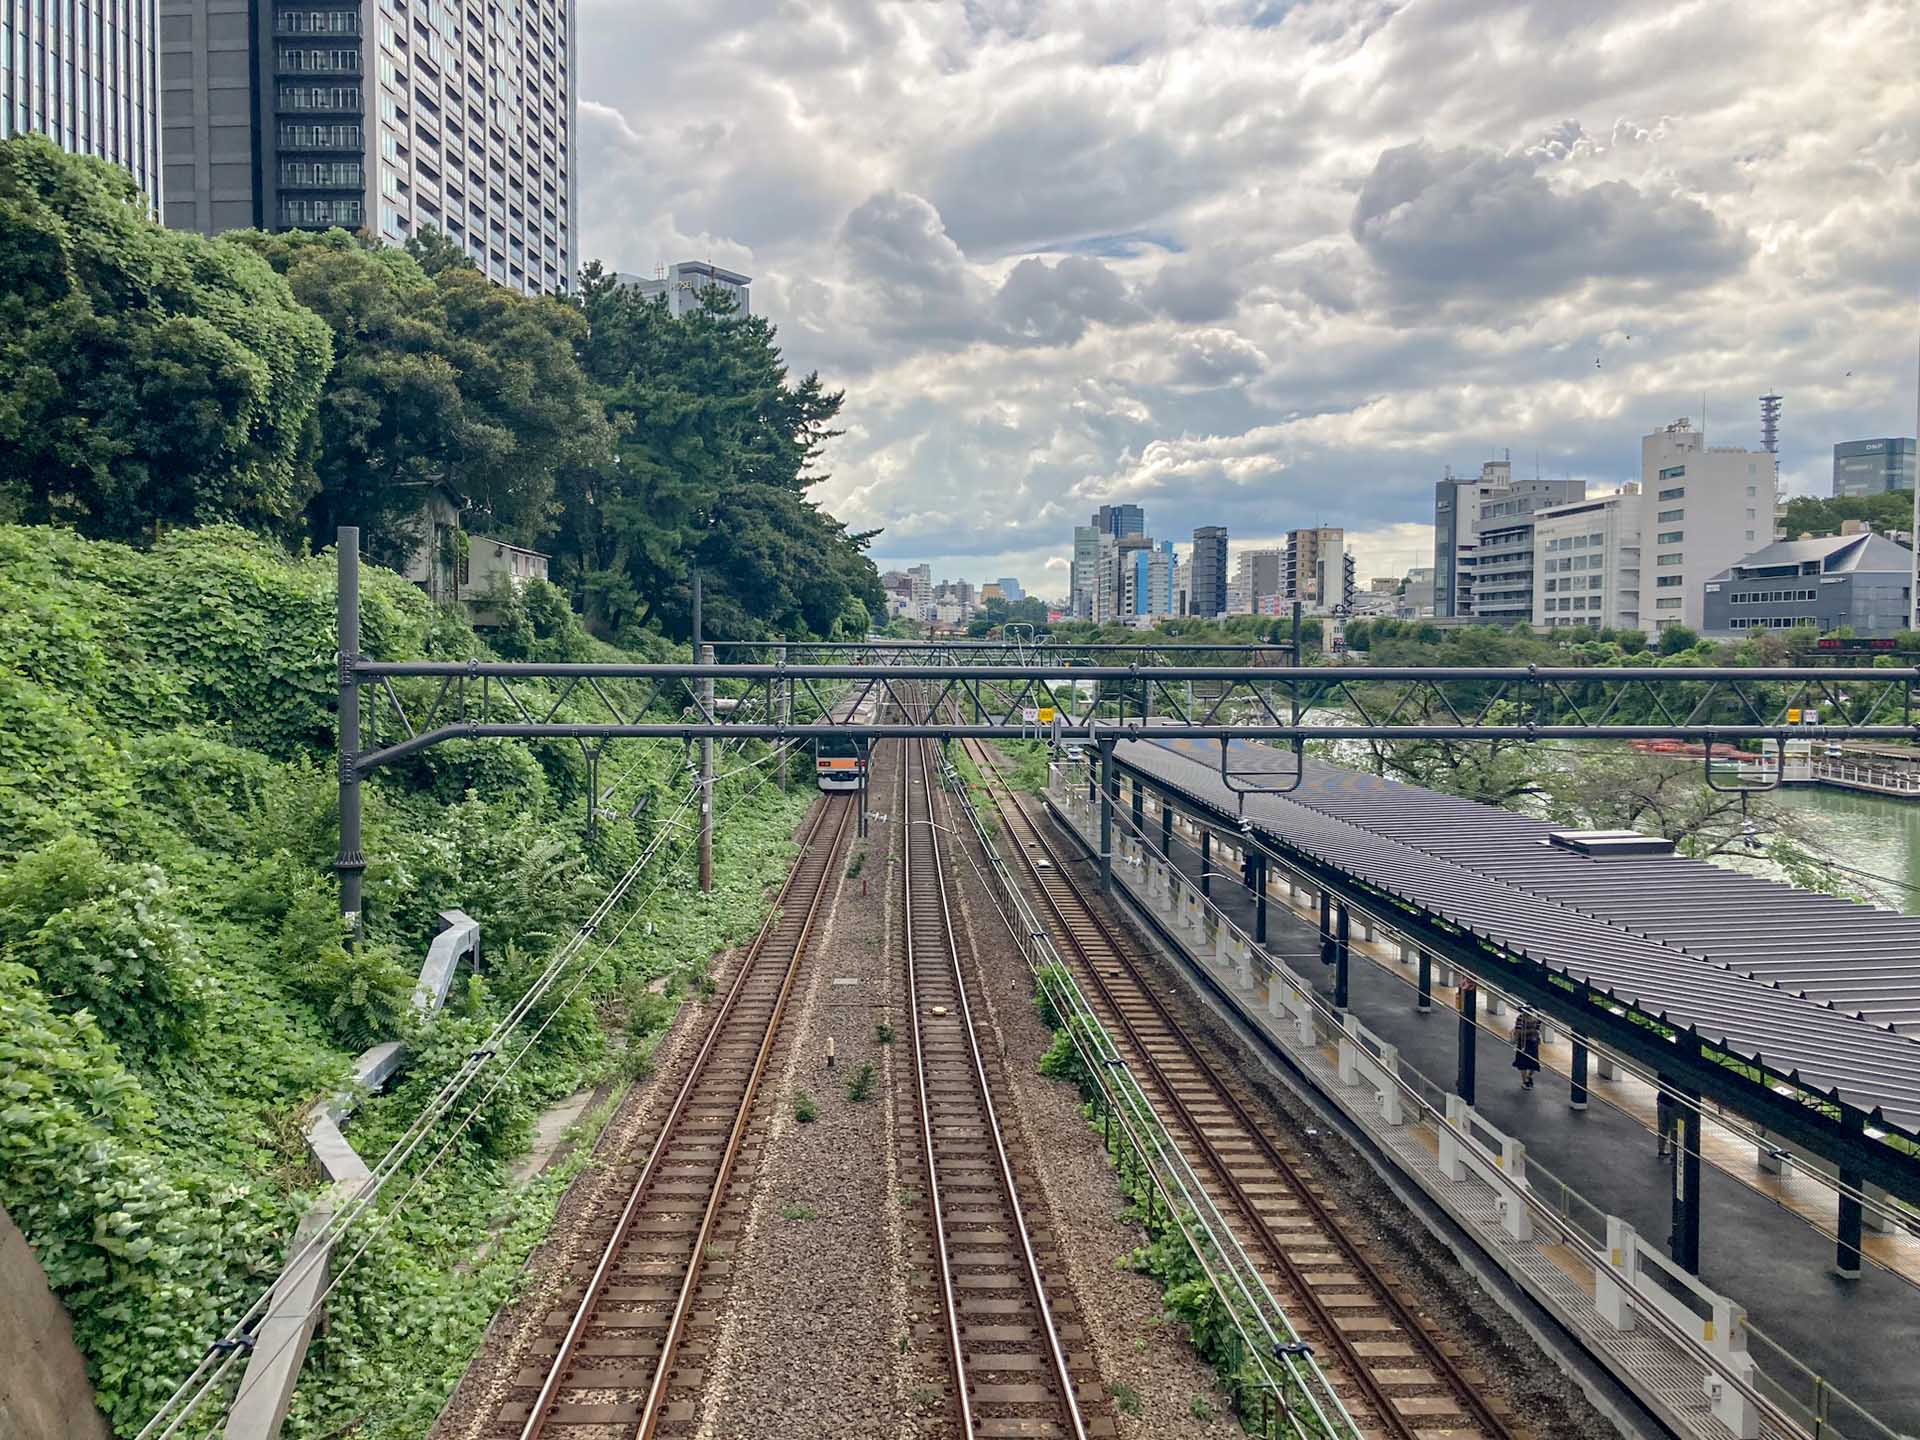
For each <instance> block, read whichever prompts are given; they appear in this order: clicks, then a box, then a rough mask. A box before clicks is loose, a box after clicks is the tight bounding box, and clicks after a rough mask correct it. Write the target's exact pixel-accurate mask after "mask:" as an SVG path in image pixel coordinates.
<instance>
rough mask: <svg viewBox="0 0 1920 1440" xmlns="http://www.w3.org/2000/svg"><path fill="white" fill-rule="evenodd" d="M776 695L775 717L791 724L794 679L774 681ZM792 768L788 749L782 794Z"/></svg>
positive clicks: (783, 661) (783, 654) (783, 663)
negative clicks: (777, 708) (776, 709)
mask: <svg viewBox="0 0 1920 1440" xmlns="http://www.w3.org/2000/svg"><path fill="white" fill-rule="evenodd" d="M786 668H787V645H786V642H785V641H784V640H783V641H781V642H780V669H781V670H782V671H783V672H784V671H785V670H786ZM774 696H775V698H774V704H775V705H776V706H778V707H779V714H778V715H777V716H776V717H775V718H777V719H778V720H779V722H780V723H781V724H782V725H791V724H792V723H793V681H792V680H790V679H784V678H783V679H780V680H776V681H774ZM780 743H781V744H785V743H786V742H785V741H781V742H780ZM791 769H793V753H792V752H791V751H787V752H785V753H784V754H783V755H782V756H781V760H780V793H781V794H782V795H784V794H786V793H787V772H788V771H789V770H791ZM865 811H866V807H865V806H864V805H862V806H861V813H862V814H863V815H864V814H865Z"/></svg>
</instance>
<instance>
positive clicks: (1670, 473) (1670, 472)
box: [1660, 465, 1687, 480]
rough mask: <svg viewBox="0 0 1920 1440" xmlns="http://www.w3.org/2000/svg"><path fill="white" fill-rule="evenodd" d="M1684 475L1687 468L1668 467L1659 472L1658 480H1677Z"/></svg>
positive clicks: (1680, 466) (1678, 466) (1679, 466)
mask: <svg viewBox="0 0 1920 1440" xmlns="http://www.w3.org/2000/svg"><path fill="white" fill-rule="evenodd" d="M1686 473H1687V467H1686V466H1684V465H1669V466H1668V467H1667V468H1666V469H1664V470H1662V471H1661V472H1660V478H1661V479H1662V480H1678V479H1680V478H1681V477H1682V476H1684V475H1685V474H1686Z"/></svg>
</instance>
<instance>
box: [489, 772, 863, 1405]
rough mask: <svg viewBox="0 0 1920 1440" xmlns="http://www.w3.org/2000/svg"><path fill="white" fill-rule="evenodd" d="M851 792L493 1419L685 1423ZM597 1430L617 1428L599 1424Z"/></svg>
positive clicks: (814, 830)
mask: <svg viewBox="0 0 1920 1440" xmlns="http://www.w3.org/2000/svg"><path fill="white" fill-rule="evenodd" d="M853 815H854V802H853V801H852V800H850V799H842V798H826V799H822V800H820V801H819V802H818V803H817V804H816V805H815V807H814V813H813V818H812V820H811V822H810V823H809V825H808V828H807V832H806V835H805V837H804V838H803V841H802V845H803V849H802V850H801V853H800V856H799V859H798V860H797V861H796V862H795V864H794V868H793V870H792V872H791V873H790V874H789V875H788V877H787V881H786V884H785V885H784V886H783V887H782V889H781V892H780V897H779V900H778V902H777V904H776V908H775V910H774V912H773V914H772V915H770V916H769V917H768V919H767V922H766V924H765V925H763V926H762V927H761V929H760V933H759V934H758V935H756V936H755V937H754V941H753V944H752V945H751V946H750V947H749V949H748V951H747V954H746V956H745V958H744V959H743V960H742V961H741V963H740V965H739V967H738V968H737V969H736V970H735V972H734V977H733V981H732V983H731V984H730V985H729V987H728V989H727V993H726V996H725V998H724V999H723V1000H722V1001H721V1006H720V1010H719V1013H718V1014H717V1015H716V1017H715V1018H714V1021H713V1023H712V1025H711V1026H710V1027H709V1029H708V1031H707V1034H706V1038H705V1039H704V1040H703V1041H702V1042H701V1046H700V1049H699V1051H698V1053H697V1054H696V1055H695V1057H694V1060H693V1064H692V1066H691V1068H690V1069H689V1071H688V1074H687V1078H686V1080H685V1081H684V1082H683V1083H682V1085H681V1086H680V1089H679V1091H678V1092H677V1093H676V1094H675V1096H674V1098H673V1101H672V1104H671V1105H670V1106H669V1108H668V1110H667V1113H666V1117H665V1119H664V1120H663V1121H662V1122H661V1127H660V1134H659V1138H658V1139H657V1140H656V1141H655V1142H654V1145H653V1148H652V1150H651V1151H650V1152H649V1154H648V1155H647V1158H646V1160H645V1162H644V1163H643V1164H642V1165H641V1166H640V1167H639V1171H638V1173H637V1175H636V1176H635V1178H634V1181H633V1183H632V1185H631V1187H630V1188H629V1189H628V1190H627V1192H626V1194H625V1198H624V1204H623V1205H622V1208H621V1209H620V1211H619V1213H618V1214H617V1215H615V1216H610V1217H605V1222H604V1223H605V1225H606V1239H605V1242H604V1245H603V1246H602V1248H601V1251H600V1255H599V1259H598V1263H597V1265H596V1266H595V1269H594V1271H593V1273H592V1275H591V1276H589V1277H586V1278H585V1279H584V1280H583V1282H582V1283H581V1284H579V1285H577V1286H575V1287H573V1289H571V1290H569V1291H568V1292H566V1295H565V1298H566V1300H568V1301H570V1302H571V1304H570V1307H569V1308H566V1309H561V1310H556V1311H554V1312H552V1313H551V1314H550V1315H549V1316H548V1324H547V1329H546V1331H545V1332H544V1333H543V1335H542V1340H541V1343H540V1345H539V1347H538V1349H537V1350H536V1352H535V1360H536V1363H534V1364H532V1365H529V1366H527V1367H525V1368H523V1369H522V1370H521V1371H520V1372H519V1373H518V1374H517V1375H516V1376H515V1383H514V1387H513V1389H512V1391H511V1392H510V1393H509V1395H508V1397H507V1400H506V1402H505V1404H504V1405H503V1406H502V1407H501V1409H500V1410H499V1412H498V1414H497V1416H496V1420H495V1423H494V1425H493V1427H492V1430H491V1432H490V1433H491V1434H493V1435H495V1436H499V1437H502V1440H507V1437H512V1440H540V1437H542V1436H548V1437H552V1436H557V1435H562V1434H565V1433H568V1432H570V1431H578V1430H579V1429H580V1428H581V1427H618V1429H619V1431H620V1433H622V1434H623V1435H625V1436H628V1437H631V1440H651V1437H653V1436H656V1435H658V1434H661V1433H662V1432H663V1431H668V1430H680V1429H684V1428H687V1427H690V1426H691V1424H692V1423H693V1422H694V1421H695V1420H696V1419H697V1418H698V1417H697V1415H696V1414H695V1400H696V1399H697V1397H698V1394H699V1390H700V1387H701V1385H702V1383H703V1381H704V1378H705V1377H704V1374H703V1372H702V1370H701V1368H700V1365H699V1359H700V1355H701V1352H702V1350H703V1347H704V1345H705V1343H706V1338H707V1335H708V1333H709V1332H710V1331H711V1330H712V1329H713V1327H714V1325H715V1324H716V1323H717V1315H716V1313H715V1312H716V1307H717V1305H718V1304H719V1302H720V1301H721V1300H722V1299H723V1298H724V1292H725V1287H726V1279H727V1274H726V1272H727V1267H728V1261H727V1259H726V1255H727V1253H728V1252H729V1251H730V1248H731V1239H732V1237H733V1236H734V1235H735V1234H736V1233H737V1231H738V1229H739V1226H740V1223H741V1220H742V1218H743V1216H742V1213H741V1211H742V1207H741V1206H740V1205H739V1204H738V1203H737V1201H733V1200H732V1199H731V1192H732V1191H733V1190H734V1189H735V1188H736V1185H737V1184H740V1183H744V1182H745V1181H746V1180H747V1179H748V1178H749V1177H750V1172H751V1168H752V1164H753V1157H754V1156H755V1155H756V1154H757V1150H758V1142H757V1139H756V1138H755V1137H754V1136H753V1135H751V1134H750V1129H751V1126H752V1123H753V1118H754V1113H755V1105H754V1100H755V1096H756V1094H757V1092H758V1090H759V1087H760V1082H761V1079H762V1077H763V1076H764V1075H765V1074H766V1071H767V1069H768V1061H769V1058H770V1057H771V1056H772V1054H773V1050H774V1046H775V1043H776V1041H777V1039H778V1037H779V1034H780V1021H781V1017H782V1015H783V1014H784V1012H785V1009H786V1005H787V1000H788V997H789V995H791V993H792V992H793V988H794V978H795V976H796V975H797V973H798V972H799V969H800V964H801V961H802V960H803V959H804V957H805V956H806V953H807V948H808V943H809V941H810V940H811V939H812V936H813V930H814V923H815V920H816V919H817V918H818V916H819V915H820V912H821V910H822V908H823V906H824V904H825V902H826V899H827V897H828V896H830V895H831V894H832V891H833V881H834V879H835V878H836V877H837V876H838V874H839V870H838V869H837V868H836V865H835V863H834V862H835V858H836V857H837V856H838V854H839V853H840V849H841V844H842V841H843V840H844V838H845V836H846V834H847V830H848V828H849V826H850V825H851V823H852V819H853ZM593 1433H596V1434H600V1433H611V1432H609V1431H607V1430H605V1429H600V1430H596V1431H594V1432H593Z"/></svg>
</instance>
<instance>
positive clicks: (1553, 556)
mask: <svg viewBox="0 0 1920 1440" xmlns="http://www.w3.org/2000/svg"><path fill="white" fill-rule="evenodd" d="M1644 499H1645V497H1644V496H1642V495H1641V493H1640V487H1639V486H1637V485H1625V486H1622V487H1621V488H1620V490H1618V491H1617V492H1615V493H1614V494H1612V495H1601V496H1596V497H1594V498H1592V499H1585V500H1580V501H1578V502H1575V503H1572V504H1567V505H1551V506H1543V507H1541V508H1539V509H1536V510H1535V511H1534V512H1533V515H1532V520H1533V566H1534V579H1533V614H1532V617H1531V618H1532V622H1533V623H1534V624H1535V625H1537V626H1540V627H1542V628H1545V629H1566V628H1569V627H1578V626H1591V627H1593V628H1595V629H1600V628H1607V629H1616V630H1620V629H1625V630H1642V629H1646V628H1648V621H1647V619H1646V617H1645V615H1644V614H1643V610H1642V601H1641V584H1642V577H1641V549H1642V547H1641V543H1640V541H1641V519H1642V502H1643V500H1644ZM1678 578H1679V577H1678V575H1677V574H1676V575H1673V576H1663V577H1662V578H1661V581H1660V584H1661V585H1662V586H1663V587H1664V588H1662V589H1661V590H1660V591H1659V592H1658V593H1659V594H1661V595H1666V594H1669V593H1670V592H1672V591H1674V590H1676V589H1677V588H1678V586H1677V585H1676V584H1674V583H1670V582H1672V581H1677V580H1678Z"/></svg>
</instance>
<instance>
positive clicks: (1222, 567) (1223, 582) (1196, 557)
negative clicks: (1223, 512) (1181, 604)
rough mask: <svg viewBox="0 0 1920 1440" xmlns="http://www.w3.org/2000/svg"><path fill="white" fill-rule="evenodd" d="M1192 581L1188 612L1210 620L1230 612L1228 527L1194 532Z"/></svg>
mask: <svg viewBox="0 0 1920 1440" xmlns="http://www.w3.org/2000/svg"><path fill="white" fill-rule="evenodd" d="M1190 573H1191V575H1192V579H1191V581H1190V582H1189V585H1188V591H1187V606H1188V609H1187V613H1188V614H1189V615H1197V616H1199V617H1201V618H1202V619H1211V618H1212V617H1214V616H1216V615H1224V614H1226V613H1227V527H1226V526H1224V525H1202V526H1201V527H1200V528H1199V529H1198V530H1195V531H1194V532H1193V560H1192V570H1191V572H1190Z"/></svg>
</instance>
